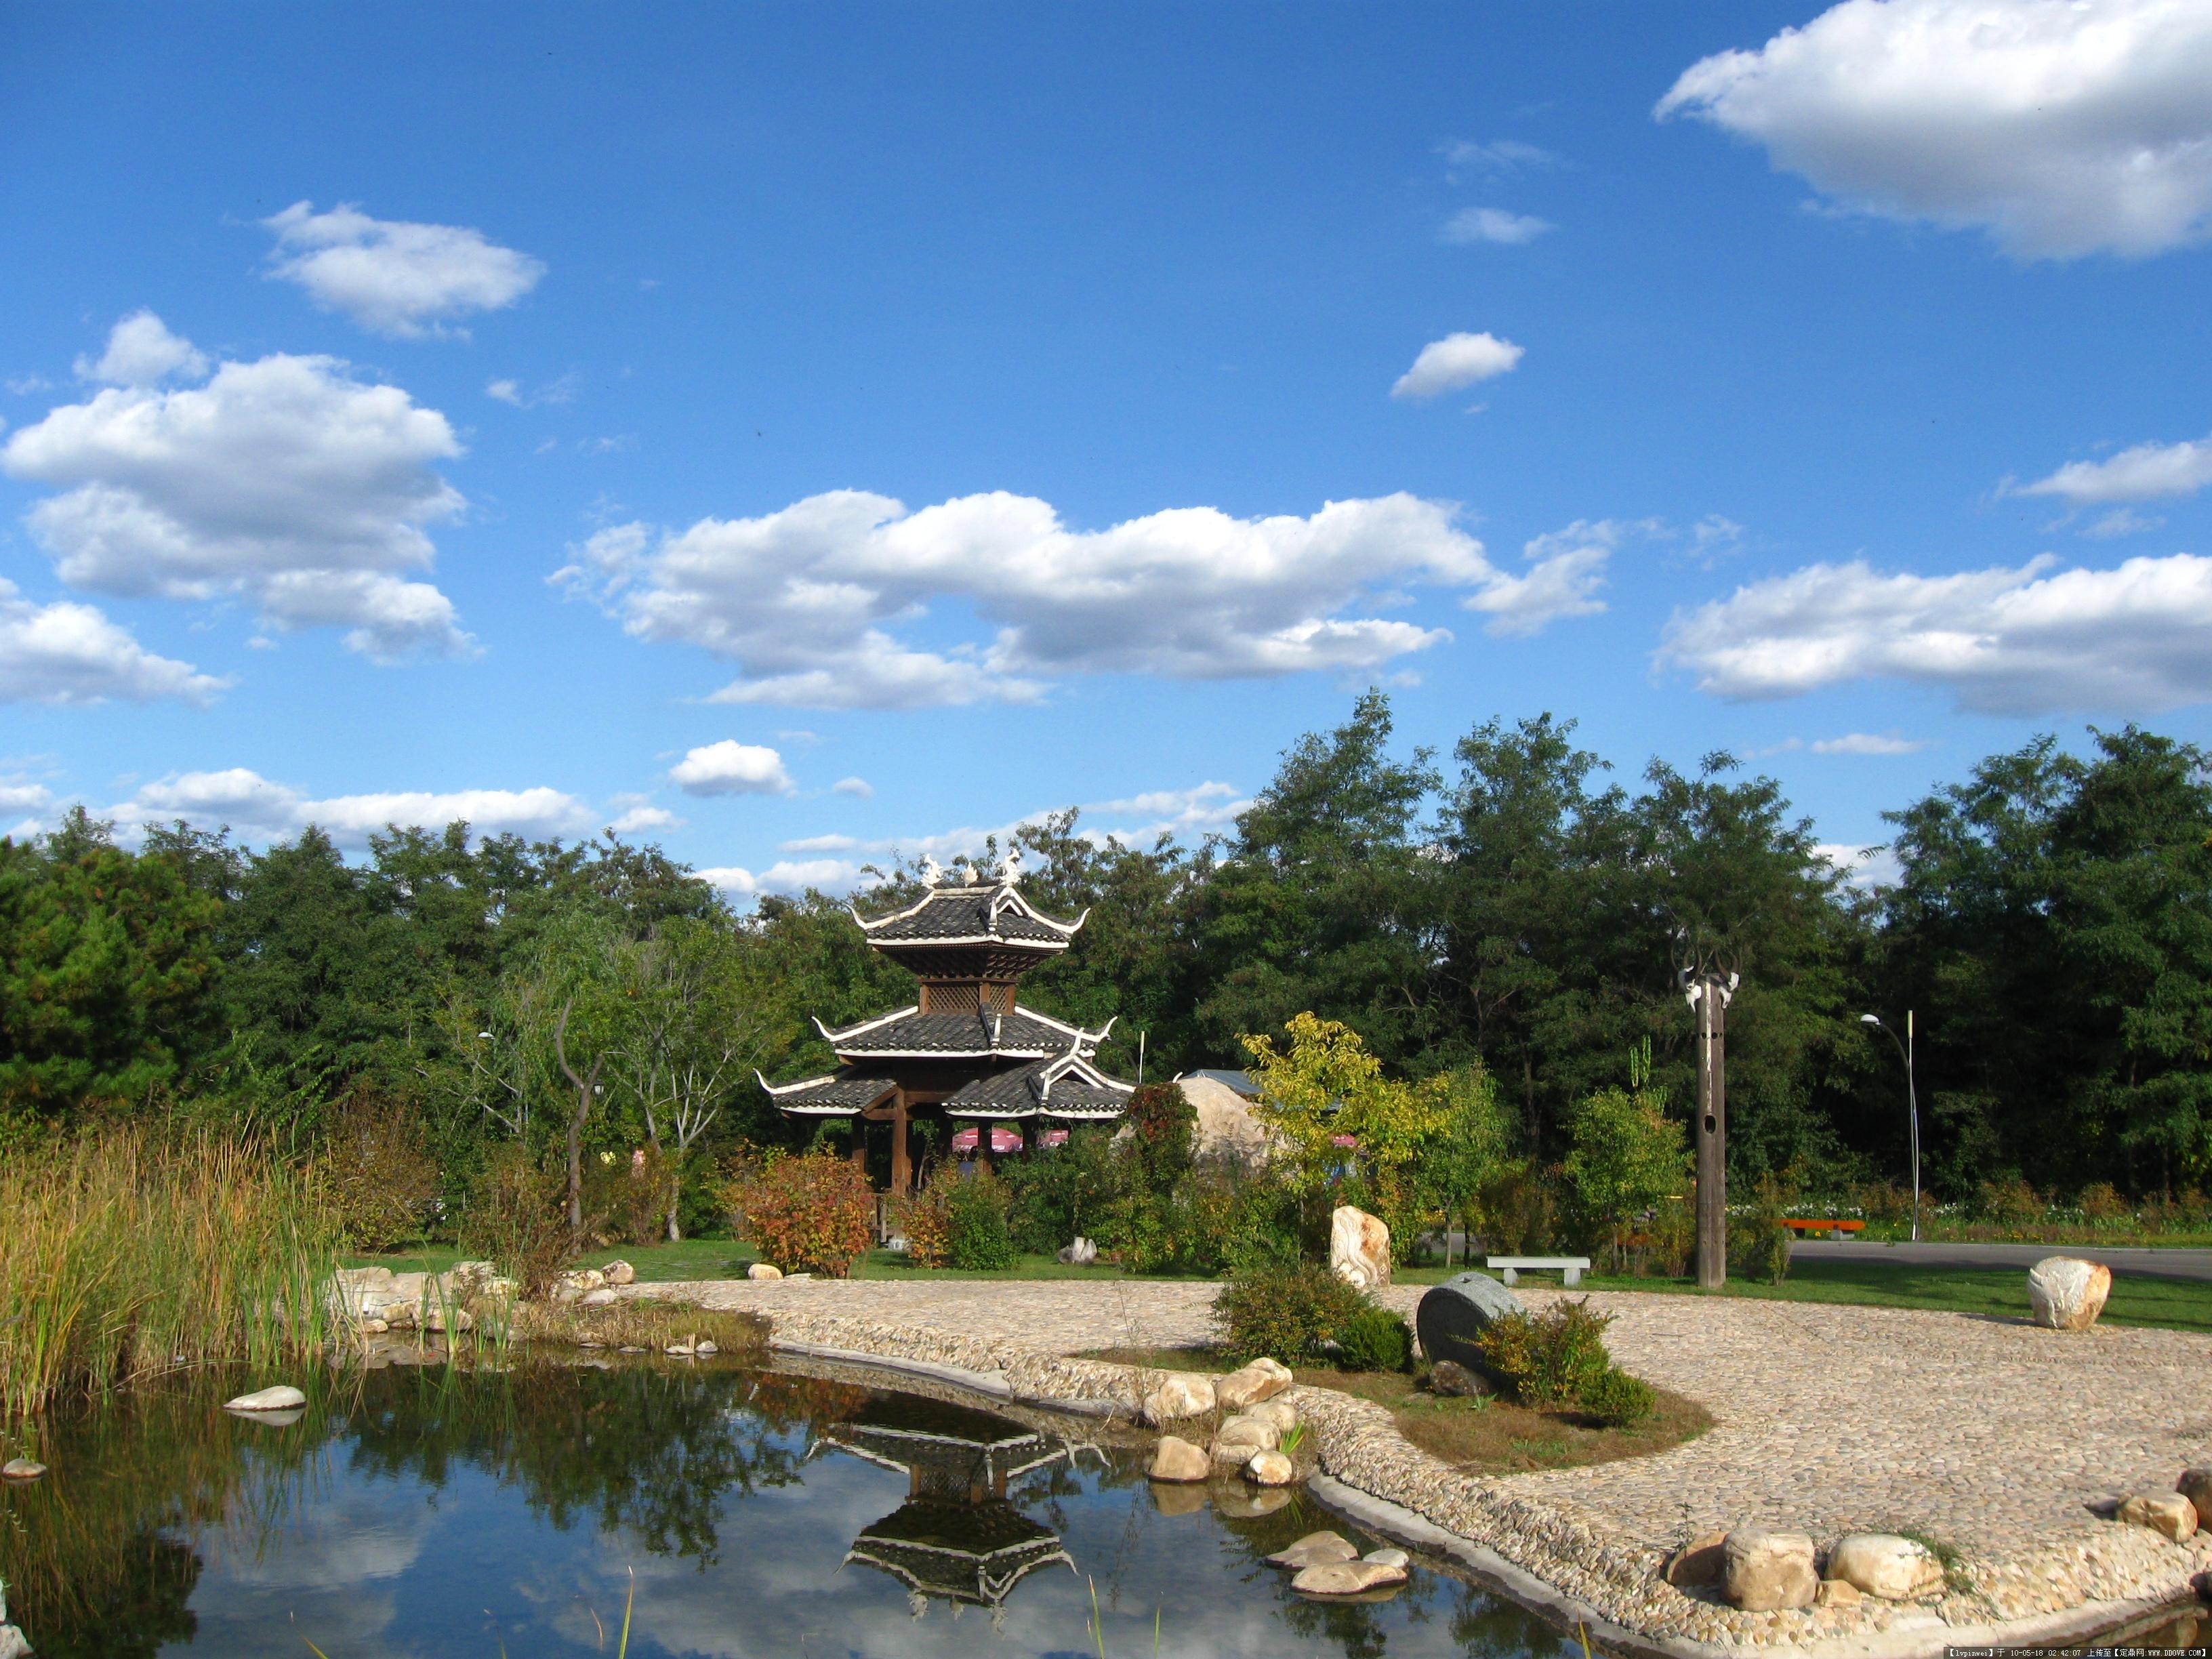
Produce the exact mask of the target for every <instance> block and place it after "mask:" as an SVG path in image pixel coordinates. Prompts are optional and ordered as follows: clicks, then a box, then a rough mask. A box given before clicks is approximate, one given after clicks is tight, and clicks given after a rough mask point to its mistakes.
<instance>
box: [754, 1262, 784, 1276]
mask: <svg viewBox="0 0 2212 1659" xmlns="http://www.w3.org/2000/svg"><path fill="white" fill-rule="evenodd" d="M745 1277H746V1278H747V1279H781V1278H782V1277H783V1269H782V1268H781V1267H769V1264H768V1263H767V1262H765V1261H756V1262H754V1263H753V1265H752V1266H751V1267H748V1268H746V1269H745Z"/></svg>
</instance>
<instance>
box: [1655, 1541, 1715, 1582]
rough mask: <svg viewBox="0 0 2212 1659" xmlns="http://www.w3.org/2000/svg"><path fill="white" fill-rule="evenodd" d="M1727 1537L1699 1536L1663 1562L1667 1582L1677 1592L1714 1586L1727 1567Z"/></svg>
mask: <svg viewBox="0 0 2212 1659" xmlns="http://www.w3.org/2000/svg"><path fill="white" fill-rule="evenodd" d="M1727 1547H1728V1534H1726V1533H1724V1532H1707V1533H1700V1534H1698V1536H1697V1537H1695V1538H1692V1540H1691V1541H1689V1542H1688V1543H1686V1544H1685V1545H1683V1546H1682V1547H1681V1548H1680V1549H1678V1550H1676V1551H1675V1552H1674V1554H1672V1555H1670V1556H1668V1558H1667V1582H1668V1583H1670V1584H1673V1585H1675V1586H1676V1587H1678V1588H1680V1587H1681V1586H1685V1585H1689V1584H1717V1583H1720V1582H1721V1574H1722V1571H1723V1568H1724V1567H1725V1565H1727Z"/></svg>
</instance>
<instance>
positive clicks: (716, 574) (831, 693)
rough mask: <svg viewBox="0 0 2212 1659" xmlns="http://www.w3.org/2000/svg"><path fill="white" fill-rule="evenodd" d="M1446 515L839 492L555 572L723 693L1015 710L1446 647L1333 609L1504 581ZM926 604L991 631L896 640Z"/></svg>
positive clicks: (1444, 511) (1356, 507)
mask: <svg viewBox="0 0 2212 1659" xmlns="http://www.w3.org/2000/svg"><path fill="white" fill-rule="evenodd" d="M1454 520H1455V508H1453V507H1451V506H1450V505H1449V504H1447V503H1442V502H1436V501H1420V500H1418V499H1416V498H1414V497H1413V496H1411V495H1389V496H1384V497H1383V498H1381V499H1378V500H1371V501H1333V502H1330V503H1328V505H1327V506H1325V507H1322V509H1321V510H1320V511H1319V512H1317V513H1314V514H1312V515H1311V516H1310V517H1308V518H1296V517H1290V516H1284V517H1277V518H1266V519H1237V518H1232V517H1231V516H1230V515H1229V514H1227V513H1221V512H1218V511H1217V510H1215V509H1213V508H1212V507H1189V508H1177V509H1173V510H1170V511H1167V512H1162V513H1152V514H1151V515H1150V516H1148V517H1146V518H1141V519H1134V520H1129V521H1128V522H1127V523H1124V524H1119V525H1115V526H1113V527H1111V528H1110V529H1106V530H1100V531H1073V530H1070V529H1068V528H1067V527H1066V526H1064V525H1063V524H1062V523H1061V522H1060V518H1059V515H1058V514H1057V513H1055V512H1054V510H1053V508H1052V507H1051V506H1050V504H1049V503H1048V502H1045V501H1038V500H1036V499H1035V498H1033V497H1030V496H1023V495H1009V494H1006V493H1005V492H1003V491H1001V492H996V493H994V494H990V495H969V496H963V497H960V498H957V499H956V500H953V501H945V502H943V503H941V504H939V505H938V506H934V507H924V508H922V509H921V510H920V511H919V512H912V513H910V512H908V509H907V508H906V507H904V506H903V505H902V503H900V502H898V501H892V500H890V499H889V498H887V497H885V496H882V495H870V494H867V493H865V492H862V491H859V490H838V491H834V492H831V493H829V494H827V495H814V496H810V497H808V498H807V499H806V500H805V501H799V502H797V503H795V504H793V506H791V507H786V508H785V509H783V510H782V511H781V512H779V513H770V514H768V515H767V516H765V517H763V518H758V519H738V520H720V519H706V520H701V521H700V522H699V523H697V524H696V525H694V526H691V527H690V529H689V530H685V531H681V532H667V533H659V534H657V535H656V533H655V532H653V531H651V530H649V529H648V528H647V526H643V525H637V524H630V525H622V526H615V527H613V528H611V529H607V530H603V531H600V532H599V533H598V534H596V535H594V536H593V537H592V538H591V539H590V540H589V541H588V542H587V543H586V544H584V546H583V547H581V548H580V549H577V550H575V553H576V558H575V561H574V562H573V563H571V564H570V565H568V567H567V568H564V569H562V570H560V571H558V572H556V574H554V576H553V577H552V579H551V580H553V581H554V582H555V583H556V585H557V586H562V587H563V588H565V589H567V590H568V591H569V592H573V593H576V594H580V595H582V596H584V597H587V598H590V599H593V600H595V601H596V602H597V603H599V605H602V606H604V607H605V608H606V609H607V610H608V611H609V612H610V613H611V614H612V615H615V616H617V617H620V618H621V619H622V620H623V624H624V626H625V627H626V628H627V629H628V630H629V632H630V633H631V634H632V635H635V636H636V637H638V638H641V639H646V640H667V641H682V642H684V643H687V644H690V645H696V646H698V647H702V648H703V649H706V650H708V651H710V652H712V653H714V654H716V655H717V656H720V657H724V658H727V659H732V660H734V661H736V662H737V663H738V665H739V669H740V675H741V677H740V678H738V680H737V681H736V682H734V683H733V684H731V685H729V686H728V687H726V688H725V689H724V690H721V691H720V692H718V693H716V694H715V696H714V701H716V702H738V703H787V704H789V703H805V704H812V705H818V706H823V707H831V708H930V707H942V706H945V705H951V704H963V703H975V702H1033V701H1035V700H1036V699H1037V698H1039V697H1041V696H1042V695H1043V694H1044V692H1045V690H1046V684H1047V680H1046V677H1048V676H1057V675H1066V674H1075V673H1147V674H1156V675H1161V676H1164V677H1169V678H1184V679H1230V678H1269V677H1273V676H1276V675H1282V674H1293V673H1299V672H1304V671H1310V670H1323V671H1354V672H1364V671H1369V670H1371V669H1374V668H1376V667H1377V666H1379V665H1383V664H1385V663H1388V662H1389V661H1390V660H1391V659H1395V658H1397V657H1401V656H1404V655H1406V654H1407V653H1412V652H1415V651H1419V650H1423V649H1425V648H1427V647H1431V646H1433V645H1436V644H1438V643H1440V642H1442V641H1444V640H1447V639H1449V637H1450V635H1449V634H1448V633H1446V632H1445V631H1444V630H1443V629H1428V628H1423V627H1420V626H1419V625H1418V624H1416V623H1410V622H1403V621H1395V620H1386V619H1384V618H1382V617H1371V616H1357V615H1352V616H1347V615H1345V614H1343V613H1345V612H1346V611H1348V610H1350V609H1351V608H1352V607H1353V606H1354V605H1360V604H1363V603H1369V602H1374V603H1382V602H1387V600H1376V599H1372V598H1371V596H1373V595H1374V594H1375V592H1376V589H1378V588H1384V587H1388V588H1389V589H1391V590H1396V589H1401V588H1403V587H1405V586H1411V585H1414V584H1419V583H1431V584H1437V585H1442V586H1457V587H1480V586H1486V585H1488V584H1491V583H1494V582H1498V581H1500V580H1504V577H1502V576H1501V574H1500V573H1498V571H1497V570H1496V569H1494V568H1492V566H1491V565H1490V564H1489V562H1487V561H1486V560H1485V558H1484V557H1483V554H1482V544H1480V542H1478V541H1476V540H1475V539H1474V538H1473V537H1471V536H1469V535H1468V534H1467V533H1466V532H1464V531H1462V530H1461V529H1460V528H1459V527H1458V526H1457V525H1456V524H1455V522H1454ZM1389 597H1395V592H1394V593H1393V594H1392V595H1390V596H1389ZM934 599H950V600H955V601H959V602H963V603H964V604H965V605H968V606H969V607H971V608H972V610H973V611H974V612H975V614H976V615H977V617H979V618H980V620H981V623H983V624H984V625H985V626H987V627H990V628H992V629H994V630H995V631H994V633H993V634H992V635H991V636H990V637H989V638H988V639H987V640H986V641H974V642H963V643H960V644H955V645H951V646H949V647H944V648H941V649H926V648H923V647H921V646H918V645H915V644H910V643H908V641H906V640H904V639H902V638H901V637H899V635H898V634H897V633H896V632H895V631H894V630H896V629H902V628H909V627H913V626H915V625H917V624H918V623H920V622H921V620H922V618H923V617H924V616H925V615H926V612H927V608H928V606H929V605H930V602H931V601H932V600H934Z"/></svg>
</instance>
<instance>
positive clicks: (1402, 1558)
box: [1359, 1549, 1413, 1567]
mask: <svg viewBox="0 0 2212 1659" xmlns="http://www.w3.org/2000/svg"><path fill="white" fill-rule="evenodd" d="M1359 1559H1361V1560H1363V1561H1372V1562H1373V1563H1374V1564H1375V1565H1376V1566H1378V1567H1404V1566H1410V1565H1413V1557H1412V1556H1410V1555H1408V1554H1407V1553H1406V1552H1405V1551H1403V1550H1393V1549H1380V1550H1370V1551H1368V1552H1367V1553H1366V1554H1364V1555H1363V1556H1361V1557H1360V1558H1359Z"/></svg>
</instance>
